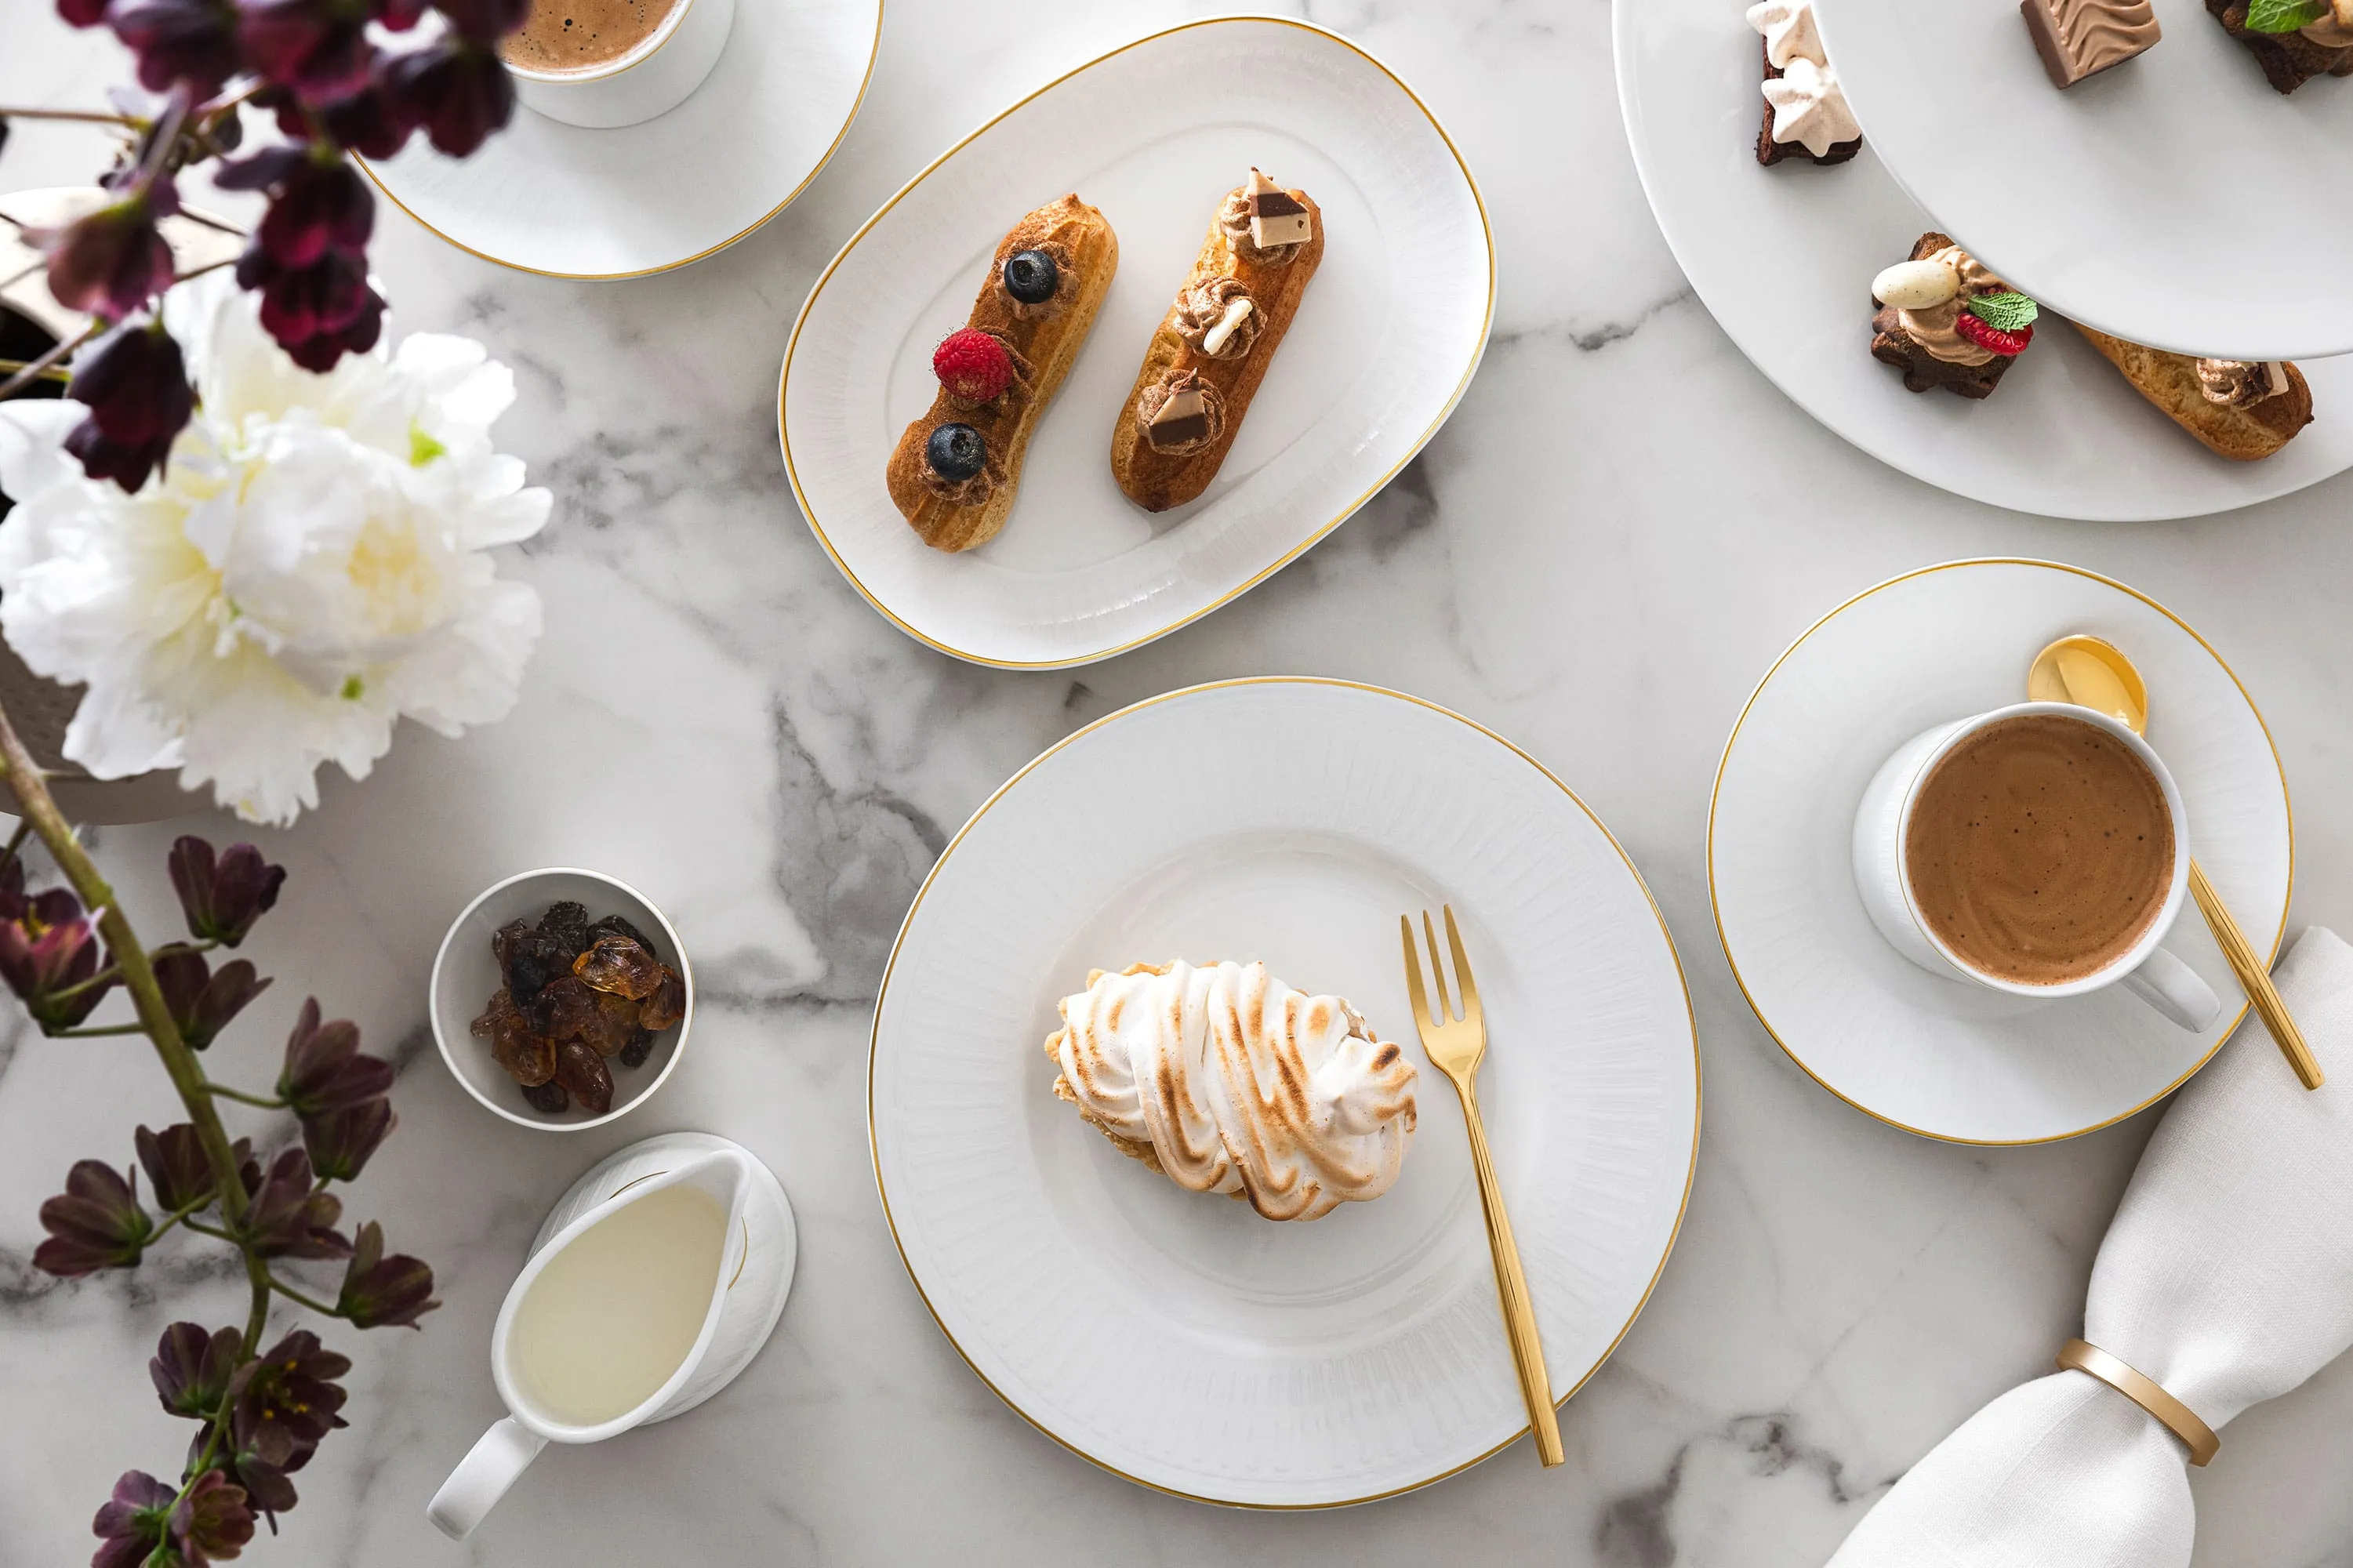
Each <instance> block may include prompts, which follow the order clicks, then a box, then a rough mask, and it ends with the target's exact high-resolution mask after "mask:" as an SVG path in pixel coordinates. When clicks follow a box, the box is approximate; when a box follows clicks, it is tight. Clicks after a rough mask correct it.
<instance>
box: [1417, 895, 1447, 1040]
mask: <svg viewBox="0 0 2353 1568" xmlns="http://www.w3.org/2000/svg"><path fill="white" fill-rule="evenodd" d="M1421 933H1422V935H1424V936H1426V937H1428V938H1429V939H1430V973H1431V974H1432V975H1433V976H1434V977H1436V979H1437V981H1438V1005H1439V1008H1440V1012H1439V1015H1438V1022H1439V1023H1440V1024H1451V1023H1452V1022H1453V1021H1454V998H1453V997H1451V996H1450V995H1448V994H1447V993H1446V960H1445V959H1443V958H1441V957H1440V956H1439V952H1438V928H1437V927H1436V926H1434V925H1431V924H1430V911H1429V910H1422V911H1421Z"/></svg>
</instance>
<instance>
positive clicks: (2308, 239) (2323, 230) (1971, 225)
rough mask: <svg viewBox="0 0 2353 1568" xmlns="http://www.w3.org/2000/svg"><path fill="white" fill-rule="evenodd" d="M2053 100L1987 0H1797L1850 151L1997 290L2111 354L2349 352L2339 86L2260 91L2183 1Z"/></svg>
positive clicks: (2021, 24)
mask: <svg viewBox="0 0 2353 1568" xmlns="http://www.w3.org/2000/svg"><path fill="white" fill-rule="evenodd" d="M2151 3H2152V5H2153V7H2154V9H2155V12H2156V15H2157V19H2158V25H2159V26H2160V27H2161V28H2162V29H2163V30H2164V35H2165V36H2164V37H2163V39H2162V40H2161V41H2159V42H2158V45H2157V46H2156V47H2154V48H2151V49H2149V50H2147V52H2145V53H2143V54H2142V55H2140V56H2139V57H2138V58H2134V59H2130V60H2126V62H2125V63H2124V64H2122V65H2119V66H2116V67H2115V68H2112V69H2109V70H2105V71H2103V72H2101V73H2100V74H2099V75H2098V76H2095V77H2093V78H2091V79H2088V80H2086V81H2083V82H2079V83H2077V84H2076V85H2075V86H2073V87H2072V88H2069V89H2066V90H2065V91H2061V90H2060V89H2057V88H2054V87H2052V85H2051V79H2050V78H2049V77H2048V76H2046V75H2045V74H2044V73H2043V69H2042V58H2041V57H2040V56H2038V55H2037V54H2036V53H2035V52H2034V42H2033V39H2032V38H2031V37H2030V36H2029V35H2028V33H2027V30H2026V19H2025V18H2024V17H2023V16H2020V15H2019V9H2018V6H2017V5H2005V4H2002V3H2001V0H1817V4H1816V5H1815V11H1816V15H1817V16H1818V18H1819V19H1820V24H1821V31H1822V42H1823V45H1824V47H1827V48H1828V50H1829V51H1830V58H1831V64H1832V65H1833V66H1834V67H1836V68H1837V69H1838V73H1839V79H1840V80H1841V81H1842V82H1844V83H1845V84H1846V95H1847V101H1848V103H1849V104H1850V105H1851V106H1852V108H1853V110H1854V114H1855V119H1856V120H1857V121H1860V122H1861V123H1862V133H1863V137H1864V139H1865V141H1866V142H1869V143H1871V144H1872V145H1874V146H1876V147H1877V148H1878V149H1879V154H1880V157H1881V159H1882V160H1883V162H1884V163H1885V164H1886V166H1887V167H1888V168H1889V169H1890V170H1891V171H1893V172H1894V175H1895V178H1896V179H1897V180H1898V181H1899V182H1900V183H1901V184H1903V186H1904V188H1905V190H1907V191H1909V192H1910V193H1911V194H1912V196H1913V198H1914V199H1915V200H1916V201H1917V202H1918V203H1919V204H1920V205H1922V206H1923V207H1925V208H1926V209H1927V210H1928V211H1930V212H1932V213H1935V214H1936V217H1937V219H1938V222H1937V224H1936V226H1937V227H1939V228H1941V229H1944V230H1946V231H1947V233H1949V234H1951V235H1952V236H1953V237H1954V238H1956V239H1957V240H1959V241H1960V242H1961V243H1962V244H1964V245H1966V246H1968V247H1969V248H1970V250H1971V251H1973V252H1975V253H1976V254H1977V255H1978V257H1979V258H1982V259H1983V260H1984V261H1985V263H1986V265H1987V266H1989V267H1990V268H1993V269H1994V270H1995V271H1997V272H1999V273H2000V274H2001V275H2002V277H2003V278H2004V279H2007V280H2008V281H2010V283H2011V284H2013V285H2015V286H2016V287H2018V288H2020V289H2024V290H2025V291H2026V292H2027V293H2029V294H2031V295H2033V296H2034V297H2035V298H2036V299H2037V300H2041V301H2042V302H2043V303H2045V304H2047V305H2049V306H2051V307H2052V309H2053V310H2058V311H2059V312H2060V313H2061V314H2063V315H2066V316H2070V317H2073V319H2075V320H2077V321H2084V322H2085V323H2087V324H2089V325H2091V326H2094V327H2097V328H2099V329H2100V330H2101V331H2105V332H2112V333H2114V334H2115V335H2116V336H2117V337H2120V338H2124V339H2126V340H2127V341H2129V342H2138V343H2150V344H2154V345H2155V346H2157V347H2158V348H2162V349H2171V350H2172V351H2174V352H2175V353H2190V354H2212V355H2216V356H2218V357H2221V358H2226V359H2229V358H2235V359H2297V358H2304V357H2311V358H2317V357H2320V356H2323V355H2327V354H2341V353H2353V290H2348V289H2347V288H2346V287H2345V279H2344V277H2343V274H2342V271H2341V269H2340V268H2337V267H2333V266H2330V265H2328V264H2327V261H2326V260H2325V259H2324V258H2337V259H2340V260H2341V259H2342V258H2344V257H2346V256H2348V255H2353V201H2348V199H2347V195H2348V185H2353V174H2348V172H2347V169H2346V165H2345V158H2346V150H2347V149H2348V148H2353V79H2342V78H2337V77H2322V78H2320V79H2317V80H2315V81H2308V82H2306V83H2305V85H2304V86H2303V87H2302V88H2300V89H2297V90H2296V91H2295V92H2294V93H2292V94H2289V95H2286V96H2282V95H2281V94H2279V93H2277V92H2274V90H2273V89H2272V87H2271V84H2270V83H2268V82H2266V81H2265V80H2264V79H2263V68H2261V67H2260V66H2258V65H2257V64H2256V63H2255V58H2254V56H2253V55H2252V54H2250V53H2249V52H2248V51H2247V48H2246V46H2244V45H2243V44H2241V43H2240V42H2239V41H2238V40H2237V39H2235V38H2233V37H2231V36H2230V35H2229V34H2227V33H2225V32H2224V31H2223V30H2222V25H2221V23H2220V22H2218V21H2216V20H2215V19H2214V18H2213V17H2212V16H2209V15H2208V14H2207V11H2206V7H2205V6H2204V5H2202V4H2201V3H2200V0H2151Z"/></svg>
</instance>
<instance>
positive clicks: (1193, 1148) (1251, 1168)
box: [1046, 962, 1415, 1219]
mask: <svg viewBox="0 0 2353 1568" xmlns="http://www.w3.org/2000/svg"><path fill="white" fill-rule="evenodd" d="M1060 1011H1061V1015H1062V1026H1061V1027H1060V1028H1059V1029H1057V1030H1055V1031H1054V1032H1053V1033H1052V1034H1051V1035H1049V1036H1047V1037H1046V1054H1047V1055H1048V1056H1050V1057H1052V1058H1054V1059H1055V1061H1056V1062H1058V1063H1059V1064H1060V1067H1061V1069H1062V1070H1061V1073H1060V1076H1058V1077H1057V1078H1056V1079H1054V1094H1055V1096H1056V1098H1058V1099H1060V1100H1069V1101H1070V1102H1071V1104H1073V1105H1075V1106H1077V1107H1078V1108H1079V1114H1080V1115H1081V1116H1083V1117H1084V1118H1086V1120H1087V1121H1090V1122H1092V1123H1093V1124H1094V1126H1095V1127H1096V1129H1097V1130H1098V1131H1101V1132H1102V1133H1103V1136H1104V1137H1106V1138H1108V1139H1110V1140H1111V1141H1112V1143H1113V1146H1114V1147H1115V1148H1117V1149H1118V1150H1119V1152H1121V1153H1123V1154H1125V1155H1127V1156H1128V1157H1129V1158H1130V1159H1133V1160H1138V1161H1141V1162H1142V1163H1145V1164H1146V1165H1149V1166H1151V1167H1152V1168H1153V1169H1154V1170H1155V1171H1158V1172H1159V1173H1161V1174H1162V1175H1165V1176H1166V1177H1167V1178H1168V1179H1169V1180H1170V1181H1172V1182H1175V1183H1176V1184H1177V1185H1178V1186H1180V1187H1183V1188H1185V1189H1187V1191H1189V1192H1196V1193H1224V1194H1227V1195H1228V1196H1229V1197H1233V1198H1238V1199H1247V1200H1248V1201H1249V1203H1250V1206H1251V1207H1252V1208H1254V1209H1256V1210H1257V1211H1258V1212H1259V1213H1260V1214H1261V1215H1263V1216H1264V1217H1266V1218H1268V1219H1321V1218H1323V1217H1324V1215H1327V1214H1330V1213H1331V1212H1332V1211H1333V1210H1334V1209H1335V1208H1337V1207H1339V1206H1340V1205H1342V1204H1343V1203H1365V1202H1369V1201H1370V1200H1372V1199H1374V1198H1377V1197H1379V1196H1380V1195H1381V1194H1383V1193H1386V1192H1388V1190H1389V1186H1390V1184H1392V1183H1394V1182H1395V1181H1396V1180H1397V1175H1398V1168H1399V1167H1400V1166H1401V1165H1402V1164H1403V1163H1405V1151H1406V1145H1407V1144H1408V1143H1409V1142H1412V1140H1413V1129H1414V1103H1413V1089H1414V1079H1415V1073H1414V1067H1413V1064H1412V1063H1411V1062H1410V1061H1408V1060H1407V1059H1406V1054H1405V1050H1404V1048H1403V1047H1400V1046H1398V1045H1396V1044H1395V1043H1393V1042H1390V1041H1386V1040H1382V1039H1380V1038H1378V1037H1376V1036H1375V1035H1374V1033H1373V1031H1372V1029H1371V1027H1370V1026H1368V1025H1366V1022H1365V1020H1364V1017H1363V1016H1362V1015H1360V1014H1358V1013H1357V1011H1356V1009H1355V1008H1354V1007H1351V1006H1349V1005H1348V1004H1347V1003H1345V1002H1344V1001H1342V1000H1341V999H1340V998H1339V997H1337V996H1309V995H1305V994H1302V993H1300V992H1297V991H1293V989H1292V988H1291V987H1290V986H1288V985H1285V984H1283V983H1282V981H1280V980H1277V979H1274V978H1273V977H1271V975H1269V974H1268V973H1267V972H1266V965H1265V964H1263V963H1250V964H1241V963H1215V964H1210V965H1208V966H1207V967H1201V968H1197V967H1195V966H1194V965H1192V964H1190V963H1182V962H1176V963H1137V964H1132V965H1130V966H1129V967H1128V968H1127V969H1126V970H1124V971H1123V972H1122V973H1117V974H1113V973H1108V972H1106V971H1104V970H1101V969H1097V970H1093V971H1092V972H1090V973H1088V975H1087V988H1086V989H1085V990H1084V991H1082V992H1080V993H1079V994H1077V995H1075V996H1065V997H1063V998H1062V1001H1061V1004H1060Z"/></svg>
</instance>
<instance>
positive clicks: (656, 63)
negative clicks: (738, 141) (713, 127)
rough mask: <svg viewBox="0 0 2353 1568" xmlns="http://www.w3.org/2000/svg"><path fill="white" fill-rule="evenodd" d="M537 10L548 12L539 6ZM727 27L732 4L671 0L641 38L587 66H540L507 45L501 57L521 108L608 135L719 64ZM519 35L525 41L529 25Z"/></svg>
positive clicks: (676, 99) (679, 97)
mask: <svg viewBox="0 0 2353 1568" xmlns="http://www.w3.org/2000/svg"><path fill="white" fill-rule="evenodd" d="M646 3H647V0H638V5H640V7H642V5H644V4H646ZM539 8H540V9H546V8H547V6H546V4H545V0H542V5H541V6H540V7H539ZM533 20H534V22H535V21H536V20H537V18H536V17H534V18H533ZM569 25H570V24H569V22H568V20H567V22H566V26H569ZM734 25H735V0H670V9H669V10H668V11H667V12H665V13H663V14H662V15H661V16H660V17H659V20H657V21H656V22H655V23H654V25H653V26H652V27H650V28H649V29H648V31H647V33H646V35H645V37H642V38H639V39H638V41H637V42H636V43H635V44H634V45H632V46H630V47H628V48H625V49H623V50H621V51H620V52H619V53H617V54H615V55H613V56H612V57H610V58H606V59H600V60H597V61H596V63H595V64H593V65H586V66H580V67H575V68H565V69H554V68H546V67H543V66H540V65H537V64H534V63H533V62H532V61H530V60H528V59H526V58H518V53H517V46H516V44H515V42H513V41H512V40H511V41H510V42H509V43H508V44H507V45H506V46H504V47H503V48H502V49H501V53H502V54H504V55H505V56H506V67H507V70H508V72H509V74H511V75H512V77H513V78H514V84H515V96H516V97H517V98H519V99H521V100H522V102H523V107H524V108H526V109H532V110H537V111H538V112H540V113H542V114H544V115H546V116H547V117H548V118H549V119H551V120H561V121H564V122H565V124H566V125H580V126H587V127H590V128H593V129H597V130H613V129H617V128H618V127H620V126H624V125H637V124H639V123H641V122H643V121H648V120H651V119H652V118H654V116H656V115H658V114H667V113H669V112H670V110H673V109H676V108H677V107H678V106H679V104H680V103H681V102H682V101H684V100H685V98H686V96H687V94H689V93H691V92H692V91H693V90H694V89H696V88H698V87H701V86H702V82H703V79H704V78H705V77H708V76H709V75H710V74H711V68H712V67H713V66H715V65H717V64H718V63H719V54H720V51H721V50H722V49H723V48H725V47H727V34H728V31H729V29H730V28H732V27H733V26H734ZM519 37H522V38H528V37H531V29H530V27H529V26H526V27H525V29H524V31H523V32H522V34H521V35H519Z"/></svg>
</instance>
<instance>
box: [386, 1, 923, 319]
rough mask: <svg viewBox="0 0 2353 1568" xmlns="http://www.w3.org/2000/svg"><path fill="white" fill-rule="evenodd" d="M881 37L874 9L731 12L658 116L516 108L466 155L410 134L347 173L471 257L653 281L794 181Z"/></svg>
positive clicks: (850, 5)
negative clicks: (690, 80)
mask: <svg viewBox="0 0 2353 1568" xmlns="http://www.w3.org/2000/svg"><path fill="white" fill-rule="evenodd" d="M881 40H882V0H758V3H757V4H744V5H737V6H736V7H735V16H734V20H733V26H732V28H731V29H730V30H729V32H728V34H727V41H726V45H725V47H724V48H723V50H722V51H721V52H720V56H719V63H718V64H717V65H716V66H715V67H713V68H712V70H711V74H710V75H709V76H708V77H707V78H705V79H703V81H702V85H701V86H700V87H698V88H696V89H694V91H693V92H692V94H691V95H690V96H689V97H688V98H687V99H686V100H685V101H684V102H683V103H681V104H679V105H678V107H676V108H675V109H672V110H670V111H669V112H667V113H664V114H660V115H658V116H656V117H655V118H653V119H650V120H647V121H640V122H638V123H636V124H631V125H625V126H621V127H618V128H617V129H609V130H598V129H591V128H588V127H586V126H580V125H568V124H565V122H564V121H560V120H554V119H551V118H549V117H548V116H547V115H544V114H542V113H539V112H538V111H536V110H533V109H531V108H529V107H528V106H527V105H525V104H521V103H518V104H517V105H516V106H515V111H514V118H513V119H512V121H509V122H508V124H507V127H506V129H505V130H503V131H501V132H498V133H497V134H496V135H494V136H492V137H491V139H490V140H489V141H487V142H483V143H482V145H481V147H480V149H479V150H478V151H477V152H476V153H474V154H473V156H471V157H470V158H466V159H462V160H459V159H453V158H445V157H443V156H442V155H441V154H440V153H437V152H435V151H434V150H433V148H432V147H431V146H430V145H428V144H427V142H426V140H425V138H424V137H423V136H421V135H420V136H417V138H415V139H414V140H413V141H411V142H410V143H409V144H408V146H407V147H406V149H405V150H404V151H403V152H402V153H400V155H399V156H398V157H396V158H393V159H390V160H389V161H387V162H385V163H363V164H362V166H363V167H364V168H365V169H366V170H367V172H368V174H369V175H370V176H372V177H373V178H374V179H375V183H376V184H377V185H378V186H379V187H380V188H381V189H382V190H383V192H384V194H385V195H387V196H389V197H391V198H392V201H393V203H394V205H397V206H398V207H400V208H401V210H403V211H404V212H406V213H407V214H408V216H411V217H413V218H415V219H416V220H417V222H418V223H420V224H423V225H424V226H426V227H427V228H428V229H431V230H432V231H433V232H434V233H435V234H438V235H439V236H440V237H442V238H444V239H446V240H448V242H449V243H450V244H452V245H454V246H457V247H459V249H461V250H469V251H471V252H472V253H473V254H475V255H477V256H480V257H482V258H485V259H486V260H491V261H496V262H499V263H501V265H503V266H507V267H512V268H519V269H520V270H522V271H525V272H543V273H546V274H548V275H550V276H551V277H556V278H576V279H616V278H635V277H639V276H642V275H643V274H646V273H649V272H666V271H668V270H670V268H674V267H683V266H685V265H686V264H687V263H688V262H690V261H699V260H701V259H702V258H704V257H706V256H709V255H710V254H712V252H713V251H716V250H722V249H724V248H725V247H728V246H730V245H733V243H735V241H737V240H739V239H741V238H743V237H744V236H745V235H747V234H750V233H751V232H752V231H753V230H754V229H756V228H758V227H759V226H761V225H762V224H764V223H765V222H767V221H768V220H769V219H770V218H772V217H774V216H776V215H777V214H778V213H780V212H782V211H784V210H785V208H786V206H787V205H790V204H791V202H792V200H793V198H794V197H795V196H797V195H800V193H801V192H802V191H803V190H804V189H806V188H807V185H808V183H809V182H810V181H811V180H813V179H815V178H816V177H817V173H818V170H819V169H821V168H823V167H824V166H825V163H826V161H827V160H828V159H829V158H831V157H832V156H833V153H834V149H835V148H837V147H839V146H840V145H841V141H842V138H843V137H845V136H847V135H848V134H849V124H850V121H852V120H853V119H855V118H856V117H857V114H858V106H859V104H860V101H861V100H863V99H864V98H865V96H866V85H867V82H868V81H869V80H870V79H871V76H872V72H873V67H874V57H875V53H876V51H877V49H878V48H879V47H881ZM534 90H543V88H542V89H534Z"/></svg>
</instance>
